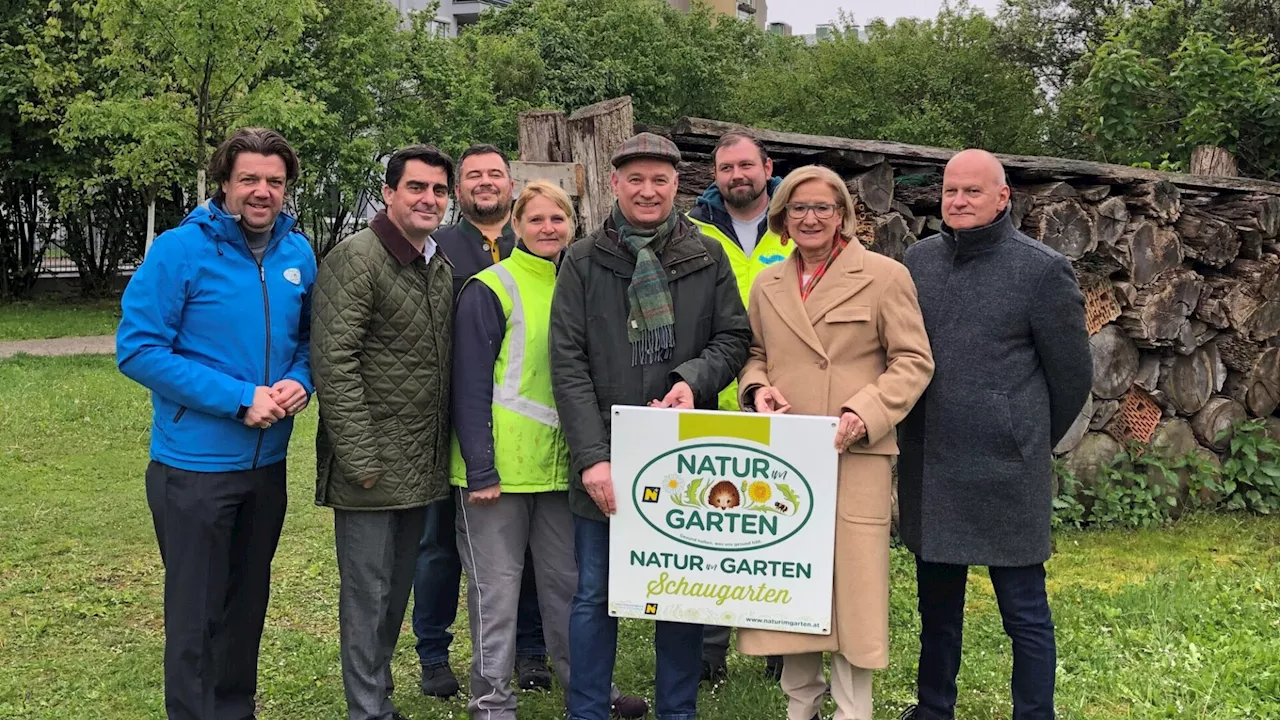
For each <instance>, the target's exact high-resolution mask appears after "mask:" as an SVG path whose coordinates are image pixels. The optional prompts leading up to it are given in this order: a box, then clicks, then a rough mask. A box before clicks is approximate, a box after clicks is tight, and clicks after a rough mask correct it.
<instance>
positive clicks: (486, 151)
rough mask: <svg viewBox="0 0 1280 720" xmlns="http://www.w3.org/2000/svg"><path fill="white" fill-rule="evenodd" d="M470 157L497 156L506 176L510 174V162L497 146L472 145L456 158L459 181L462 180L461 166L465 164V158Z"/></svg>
mask: <svg viewBox="0 0 1280 720" xmlns="http://www.w3.org/2000/svg"><path fill="white" fill-rule="evenodd" d="M472 155H497V156H498V157H500V158H502V164H503V166H505V167H506V168H507V175H510V174H511V161H510V160H508V159H507V156H506V155H505V154H503V152H502V150H500V149H498V146H497V145H472V146H471V147H469V148H467V149H466V150H464V151H463V153H462V157H459V158H458V175H459V177H458V179H459V180H461V179H462V177H461V175H462V164H463V163H465V162H466V161H467V158H469V157H471V156H472Z"/></svg>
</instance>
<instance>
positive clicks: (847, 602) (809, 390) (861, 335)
mask: <svg viewBox="0 0 1280 720" xmlns="http://www.w3.org/2000/svg"><path fill="white" fill-rule="evenodd" d="M797 255H798V253H792V255H791V257H790V258H789V259H787V260H786V261H784V262H782V263H779V264H778V265H776V266H774V267H773V268H770V269H768V270H765V271H764V272H762V273H761V274H760V276H759V277H757V278H756V282H755V285H754V286H753V287H752V289H751V299H750V302H749V303H748V305H747V307H748V308H749V315H750V318H751V330H752V332H753V334H754V340H753V341H752V345H751V358H750V359H749V360H748V361H747V365H746V367H745V368H743V370H742V374H741V377H740V382H739V387H740V388H741V392H742V398H741V399H742V406H743V407H750V406H751V404H752V400H753V398H752V397H750V395H749V393H751V392H752V391H753V389H754V388H757V387H759V386H761V385H772V386H774V387H776V388H778V390H779V391H781V393H782V395H783V397H784V398H786V400H787V402H788V403H790V405H791V409H790V411H789V412H790V413H793V414H796V415H828V416H837V417H838V416H839V415H840V414H841V413H842V412H843V411H844V410H852V411H853V412H854V413H856V414H857V415H858V417H860V418H861V419H862V421H863V422H864V423H865V424H866V426H867V436H866V437H865V438H863V439H862V440H860V441H859V442H857V443H855V444H854V445H852V446H851V447H850V448H849V450H848V451H846V452H845V453H844V454H842V455H841V457H840V470H839V479H838V480H837V483H838V485H839V487H838V490H837V500H836V540H835V545H836V547H835V583H834V585H835V586H834V588H833V599H832V618H831V634H830V635H806V634H800V633H788V632H775V631H769V630H749V629H744V630H740V631H739V633H738V647H739V649H740V650H741V651H742V652H743V653H746V654H748V655H793V654H800V653H810V652H839V653H841V654H842V655H844V657H845V659H847V660H848V661H849V662H850V663H851V664H853V665H854V666H857V667H861V668H869V669H875V668H883V667H885V666H886V665H888V662H889V512H890V502H891V490H890V486H891V483H892V472H891V458H892V457H893V456H895V455H897V454H898V445H897V438H896V436H895V432H894V428H895V426H896V425H897V424H898V423H899V422H901V421H902V419H903V418H904V417H906V415H907V413H908V412H909V411H910V410H911V408H912V406H913V405H915V402H916V400H917V399H919V397H920V395H921V393H923V392H924V390H925V387H927V386H928V384H929V380H930V379H931V378H932V376H933V355H932V353H931V352H930V349H929V338H928V336H927V335H926V334H925V329H924V320H923V318H922V317H921V314H920V305H919V302H918V300H917V298H916V287H915V284H914V283H913V282H912V280H911V276H910V275H909V274H908V273H907V269H906V268H905V267H903V266H902V265H901V264H899V263H898V262H895V261H894V260H892V259H890V258H887V257H885V256H883V255H879V254H877V253H873V252H870V251H869V250H867V249H865V248H863V247H862V246H861V245H860V244H858V243H857V242H856V241H855V242H851V243H850V244H849V246H848V247H846V248H845V249H844V251H843V252H842V253H841V254H840V256H839V257H838V258H836V261H835V262H834V263H833V264H832V265H831V267H830V268H828V270H827V273H826V275H825V276H824V277H823V278H822V280H821V281H819V282H818V285H817V286H816V287H815V288H814V289H813V291H812V292H811V293H810V295H809V298H808V299H807V300H805V301H801V299H800V287H799V280H798V279H797V277H798V275H797V272H798V271H797V264H796V257H797ZM834 441H835V438H834V436H833V437H832V442H833V443H834Z"/></svg>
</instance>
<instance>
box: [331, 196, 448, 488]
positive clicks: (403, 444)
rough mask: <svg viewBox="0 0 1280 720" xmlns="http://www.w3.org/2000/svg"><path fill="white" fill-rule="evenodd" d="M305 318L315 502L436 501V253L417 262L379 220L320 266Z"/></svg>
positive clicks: (441, 416) (442, 476) (439, 454)
mask: <svg viewBox="0 0 1280 720" xmlns="http://www.w3.org/2000/svg"><path fill="white" fill-rule="evenodd" d="M428 254H430V253H428ZM312 317H313V319H312V326H311V360H312V364H311V371H312V377H313V379H314V380H315V385H316V396H317V397H318V398H319V401H320V428H319V430H318V431H317V433H316V474H317V477H316V504H317V505H326V506H329V507H333V508H338V509H342V510H397V509H406V508H413V507H420V506H423V505H427V504H429V503H432V502H434V501H436V500H441V499H443V498H446V497H448V495H449V412H448V408H449V374H450V370H451V367H450V358H451V355H452V325H453V280H452V274H451V271H450V268H449V265H448V261H447V260H446V259H445V258H444V256H443V254H442V253H439V252H437V253H434V254H433V255H431V257H430V259H427V258H425V257H424V255H423V254H422V253H419V252H418V251H417V250H416V249H414V247H413V246H412V245H410V244H409V242H408V241H407V240H406V239H405V238H404V237H403V236H402V235H401V234H400V232H399V231H398V230H397V229H396V227H395V226H394V225H393V224H392V223H391V222H390V221H389V220H388V219H387V218H386V216H385V215H384V214H382V213H379V215H378V216H377V217H375V218H374V220H373V221H372V222H371V223H370V227H369V228H368V229H366V230H363V231H361V232H358V233H356V234H355V235H352V236H351V237H348V238H346V239H345V240H343V241H342V242H341V243H339V244H338V245H337V246H336V247H334V248H333V250H332V251H330V252H329V254H328V255H327V256H326V257H325V259H324V262H323V263H321V265H320V272H319V276H318V277H317V279H316V290H315V302H314V305H313V315H312ZM369 479H373V480H374V484H373V486H372V487H370V488H365V487H364V483H365V482H367V481H368V480H369Z"/></svg>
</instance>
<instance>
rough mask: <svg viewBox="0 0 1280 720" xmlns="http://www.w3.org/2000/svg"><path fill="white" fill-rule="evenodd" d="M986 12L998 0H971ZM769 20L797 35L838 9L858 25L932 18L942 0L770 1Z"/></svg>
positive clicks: (830, 18)
mask: <svg viewBox="0 0 1280 720" xmlns="http://www.w3.org/2000/svg"><path fill="white" fill-rule="evenodd" d="M969 4H970V5H972V6H973V7H975V8H981V9H982V10H984V11H985V12H986V13H987V14H988V15H993V14H995V10H996V8H998V7H999V6H1000V0H970V3H969ZM768 7H769V22H784V23H788V24H790V25H791V27H792V28H793V30H794V32H795V33H796V34H797V35H803V34H805V33H811V32H813V29H814V27H816V26H817V25H818V24H819V23H825V22H830V21H833V20H835V19H836V18H838V17H839V16H840V10H841V9H844V10H845V11H846V12H849V13H852V14H853V17H854V20H855V21H856V22H857V24H858V25H865V24H866V23H867V22H868V21H870V20H871V19H872V18H876V17H882V18H884V19H885V20H888V21H889V22H893V21H894V20H895V19H897V18H900V17H921V18H931V17H933V16H935V15H937V14H938V9H939V8H941V7H942V0H887V1H886V0H769V5H768Z"/></svg>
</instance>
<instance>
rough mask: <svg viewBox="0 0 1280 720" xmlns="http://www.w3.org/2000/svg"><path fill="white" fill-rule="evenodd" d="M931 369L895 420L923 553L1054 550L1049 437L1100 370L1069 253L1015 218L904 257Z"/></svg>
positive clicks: (906, 508)
mask: <svg viewBox="0 0 1280 720" xmlns="http://www.w3.org/2000/svg"><path fill="white" fill-rule="evenodd" d="M904 260H905V264H906V266H907V269H908V270H910V272H911V276H912V278H913V279H914V280H915V283H916V287H917V289H918V291H919V295H920V309H921V311H922V313H923V315H924V323H925V329H926V330H927V331H928V333H929V343H930V345H931V346H932V348H933V357H934V362H935V370H934V375H933V382H932V384H930V385H929V388H928V389H927V390H925V393H924V395H923V396H922V397H921V398H920V400H919V402H917V403H916V406H915V408H914V409H913V410H912V411H911V413H910V414H909V415H908V416H907V419H906V420H905V421H904V422H903V423H902V424H901V425H900V426H899V428H898V446H899V449H900V450H901V456H900V457H899V459H898V504H899V510H900V513H901V518H900V523H899V525H900V527H899V531H900V534H901V537H902V540H903V542H904V543H905V544H906V546H907V547H908V548H909V549H910V550H911V551H912V552H914V553H915V554H916V555H918V556H920V557H921V558H922V559H923V560H925V561H927V562H936V563H950V564H956V565H986V566H991V565H994V566H1007V567H1016V566H1024V565H1035V564H1038V563H1042V562H1044V561H1045V560H1047V559H1048V558H1049V555H1050V546H1051V542H1050V536H1049V528H1050V513H1051V512H1052V502H1053V497H1052V486H1053V455H1052V448H1053V446H1054V445H1056V444H1057V442H1058V440H1059V439H1061V438H1062V436H1063V435H1064V434H1066V432H1067V429H1068V428H1069V427H1070V426H1071V423H1072V422H1073V421H1074V420H1075V417H1076V415H1077V413H1079V411H1080V408H1081V407H1082V406H1083V405H1084V401H1085V399H1086V398H1087V397H1088V394H1089V388H1090V385H1091V382H1092V376H1093V363H1092V359H1091V356H1090V353H1089V335H1088V332H1087V331H1086V330H1085V320H1084V297H1083V295H1082V294H1081V292H1080V286H1079V284H1078V283H1077V281H1076V277H1075V272H1074V271H1073V270H1072V268H1071V263H1070V262H1069V261H1068V260H1067V259H1066V258H1065V257H1063V256H1062V255H1059V254H1058V253H1056V252H1054V251H1053V250H1050V249H1049V248H1047V247H1045V246H1044V245H1042V244H1040V243H1038V242H1036V241H1035V240H1032V239H1031V238H1029V237H1027V236H1026V235H1023V234H1022V233H1020V232H1018V231H1017V230H1016V229H1014V227H1013V224H1012V222H1011V221H1010V219H1009V212H1008V210H1005V212H1003V213H1002V214H1001V215H1000V217H998V218H997V219H996V220H995V221H994V222H993V223H991V224H990V225H987V226H984V227H981V228H975V229H973V230H960V231H953V230H951V229H950V228H948V227H946V226H944V227H943V231H942V232H941V233H940V234H938V235H934V236H932V237H929V238H926V239H924V240H922V241H920V242H919V243H916V244H915V245H914V246H912V247H911V248H910V249H909V250H908V251H907V254H906V257H905V258H904Z"/></svg>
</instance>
